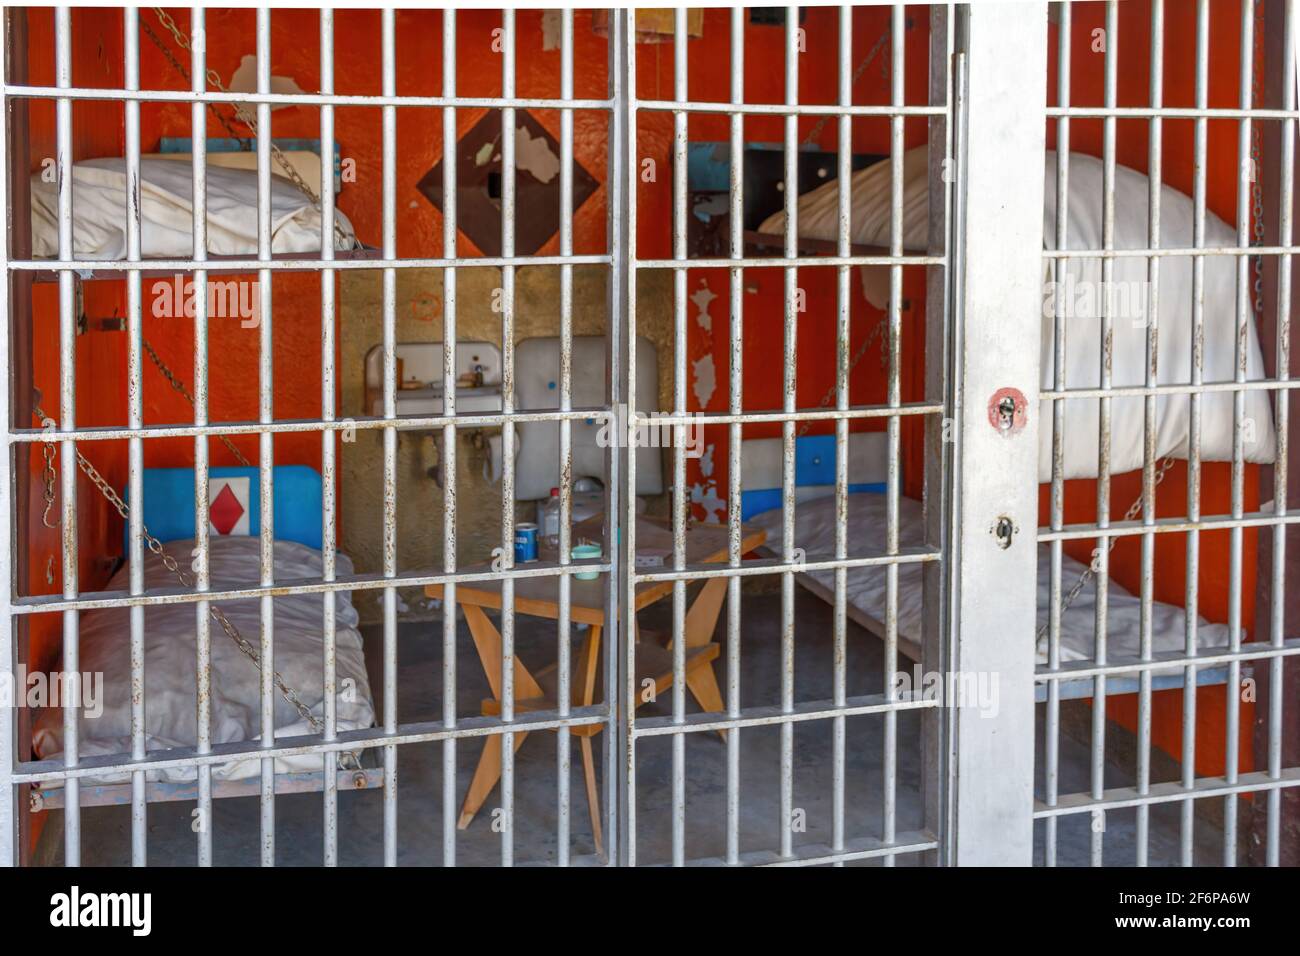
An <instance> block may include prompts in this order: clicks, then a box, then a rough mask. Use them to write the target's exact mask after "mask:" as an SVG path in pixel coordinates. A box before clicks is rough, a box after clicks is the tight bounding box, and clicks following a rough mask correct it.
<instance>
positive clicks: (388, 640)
mask: <svg viewBox="0 0 1300 956" xmlns="http://www.w3.org/2000/svg"><path fill="white" fill-rule="evenodd" d="M379 17H380V33H381V39H380V43H381V46H382V51H381V64H380V65H381V71H382V73H383V78H382V84H383V93H384V95H385V96H395V95H396V94H397V40H396V36H395V32H396V27H395V21H396V12H395V11H394V9H393V8H392V7H385V8H383V9H382V10H381V11H380V14H379ZM382 123H383V129H382V136H383V152H384V156H383V186H382V190H383V192H382V201H383V248H384V258H385V259H396V258H397V109H396V107H393V106H385V107H383V118H382ZM383 311H384V315H383V323H384V342H383V348H384V418H385V419H387V420H388V421H389V422H390V423H391V422H392V421H395V420H396V418H397V272H396V271H395V270H393V269H385V270H384V279H383ZM383 555H384V557H383V571H384V577H385V578H390V579H391V578H393V577H396V575H397V428H396V427H395V426H394V425H392V424H389V425H388V426H386V427H385V428H384V514H383ZM383 685H384V729H385V730H387V731H389V732H390V733H392V732H394V731H396V729H397V589H396V588H394V587H391V586H389V587H386V588H384V673H383ZM384 865H385V866H396V865H397V747H396V746H389V747H385V748H384Z"/></svg>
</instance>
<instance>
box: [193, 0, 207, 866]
mask: <svg viewBox="0 0 1300 956" xmlns="http://www.w3.org/2000/svg"><path fill="white" fill-rule="evenodd" d="M190 85H191V88H192V89H193V90H194V92H195V94H200V93H202V92H203V89H204V87H205V86H206V85H207V20H206V12H205V10H204V8H203V7H194V8H192V9H191V11H190ZM207 124H208V117H207V111H206V110H205V109H204V107H203V105H202V104H200V103H195V104H193V105H192V106H191V107H190V140H191V146H190V154H191V155H190V174H191V178H192V182H191V193H190V195H191V196H192V208H193V220H192V223H191V229H192V233H191V235H192V238H191V243H192V245H191V250H190V255H192V256H193V257H194V259H195V260H196V261H201V260H203V259H206V258H207V255H208V139H207ZM193 394H194V424H195V426H196V427H206V426H207V424H208V274H207V272H206V271H204V270H202V269H198V270H196V271H195V273H194V383H193ZM207 508H208V436H207V435H200V434H196V435H195V436H194V514H195V515H202V514H206V513H207ZM209 544H210V542H209V534H208V522H207V521H197V520H196V521H195V522H194V545H195V548H194V550H195V551H196V552H197V553H196V554H195V556H194V565H193V567H194V590H195V591H197V592H200V593H202V592H204V591H207V590H208V588H209V586H210V581H209V577H208V575H209V567H210V557H211V555H210V551H209ZM194 636H195V641H194V657H195V661H194V696H195V724H196V728H195V749H196V750H197V751H198V752H199V753H210V752H211V750H212V624H211V606H210V605H209V604H208V602H206V601H199V602H198V603H197V604H195V605H194ZM197 773H198V801H197V802H198V806H197V807H196V808H195V809H196V811H197V824H198V826H197V829H198V833H197V834H196V837H197V838H198V864H199V866H211V865H212V768H211V767H210V766H207V765H204V766H201V767H199V768H198V771H197Z"/></svg>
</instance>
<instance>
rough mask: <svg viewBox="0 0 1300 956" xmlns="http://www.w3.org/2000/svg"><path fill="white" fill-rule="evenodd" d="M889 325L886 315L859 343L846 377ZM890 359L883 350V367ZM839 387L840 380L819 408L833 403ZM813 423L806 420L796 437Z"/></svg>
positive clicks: (881, 357)
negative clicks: (832, 400) (864, 339)
mask: <svg viewBox="0 0 1300 956" xmlns="http://www.w3.org/2000/svg"><path fill="white" fill-rule="evenodd" d="M888 325H889V316H885V317H884V318H883V319H881V320H880V321H879V322H877V323H876V327H875V328H874V329H872V330H871V332H870V333H868V335H867V338H866V341H865V342H863V343H862V344H861V345H859V346H858V350H857V352H855V353H854V354H853V359H852V361H850V362H849V370H848V372H847V374H846V375H845V378H848V376H850V375H852V374H853V370H854V369H855V368H857V367H858V362H860V361H862V356H864V355H866V354H867V349H869V348H871V343H872V342H874V341H875V340H876V339H877V338H878V337H880V335H881V333H882V332H883V331H884V329H885V328H886V327H887V326H888ZM881 344H882V345H883V344H884V339H883V338H882V339H881ZM888 361H889V356H888V355H887V354H885V352H883V351H882V352H881V354H880V366H881V368H884V367H885V365H886V364H887V363H888ZM837 388H839V383H838V382H837V383H836V384H834V385H832V386H831V387H830V388H829V389H827V390H826V394H825V395H824V396H823V397H822V400H821V402H820V404H818V406H817V407H818V408H826V407H828V406H829V405H830V403H831V399H833V398H834V397H835V391H836V389H837ZM813 425H814V422H813V421H812V420H809V421H806V422H804V423H803V425H802V426H800V428H799V432H798V434H796V435H795V437H796V438H802V437H803V436H804V435H806V434H807V433H808V429H810V428H812V426H813Z"/></svg>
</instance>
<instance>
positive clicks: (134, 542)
mask: <svg viewBox="0 0 1300 956" xmlns="http://www.w3.org/2000/svg"><path fill="white" fill-rule="evenodd" d="M138 18H139V10H138V9H136V8H131V7H124V8H123V10H122V60H123V70H122V76H123V83H122V85H123V87H124V88H125V89H127V90H138V89H139V88H140V26H139V20H138ZM123 109H124V124H123V125H124V133H125V140H126V144H125V145H126V206H127V209H126V257H127V259H128V260H129V261H131V262H138V261H139V260H140V102H139V101H138V100H127V101H126V102H125V103H124V104H123ZM126 315H127V339H126V395H127V424H128V426H129V427H131V428H141V427H143V425H144V400H143V396H142V394H141V387H142V383H141V381H140V339H141V311H140V272H139V270H135V269H133V270H131V271H130V272H128V273H127V276H126ZM143 473H144V442H143V440H142V439H140V438H132V439H130V440H129V441H128V442H127V487H128V494H129V500H130V502H131V508H130V512H129V516H128V518H127V524H128V530H129V532H130V533H129V535H128V543H129V553H128V556H127V557H128V567H129V568H130V572H129V575H130V581H129V587H130V590H131V593H132V594H141V593H143V592H144V539H143V536H142V529H143V527H144V522H143V520H142V518H141V514H142V512H143V509H144V500H143V496H144V474H143ZM129 613H130V619H131V637H130V641H131V652H130V653H131V758H132V759H133V760H143V759H144V756H145V697H144V688H145V674H144V608H143V607H142V606H139V605H137V606H135V607H132V608H131V610H130V612H129ZM147 843H148V835H147V826H146V819H145V778H144V771H143V770H136V771H134V772H132V774H131V865H132V866H144V865H145V860H146V856H147Z"/></svg>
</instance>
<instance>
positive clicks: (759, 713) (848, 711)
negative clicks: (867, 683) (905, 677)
mask: <svg viewBox="0 0 1300 956" xmlns="http://www.w3.org/2000/svg"><path fill="white" fill-rule="evenodd" d="M940 703H941V701H939V700H938V699H937V698H932V699H926V698H924V697H922V696H920V695H919V693H918V692H915V691H913V692H911V693H903V692H900V693H899V694H897V695H896V696H895V697H894V699H893V700H892V701H891V700H890V699H889V698H887V697H886V696H885V695H884V694H868V695H864V696H862V697H850V698H848V699H847V700H846V701H845V703H844V706H842V707H837V706H835V702H834V701H830V700H813V701H805V702H802V703H799V704H796V705H795V707H794V710H783V709H782V708H781V707H780V706H770V707H751V708H749V709H747V710H742V711H741V715H740V716H739V717H723V716H721V715H720V714H718V713H716V712H709V713H700V714H687V715H686V716H685V718H683V720H682V721H680V722H678V721H677V720H675V719H674V718H673V717H671V716H668V717H642V718H638V719H637V721H636V724H635V725H633V728H632V734H633V736H635V737H666V736H671V735H673V734H700V733H706V732H712V731H717V730H732V729H734V728H737V727H770V726H774V725H778V724H793V723H799V722H801V721H807V720H827V719H829V718H832V717H858V716H861V715H863V714H883V713H885V712H886V711H899V710H926V709H928V708H931V707H938V706H939V705H940Z"/></svg>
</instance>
